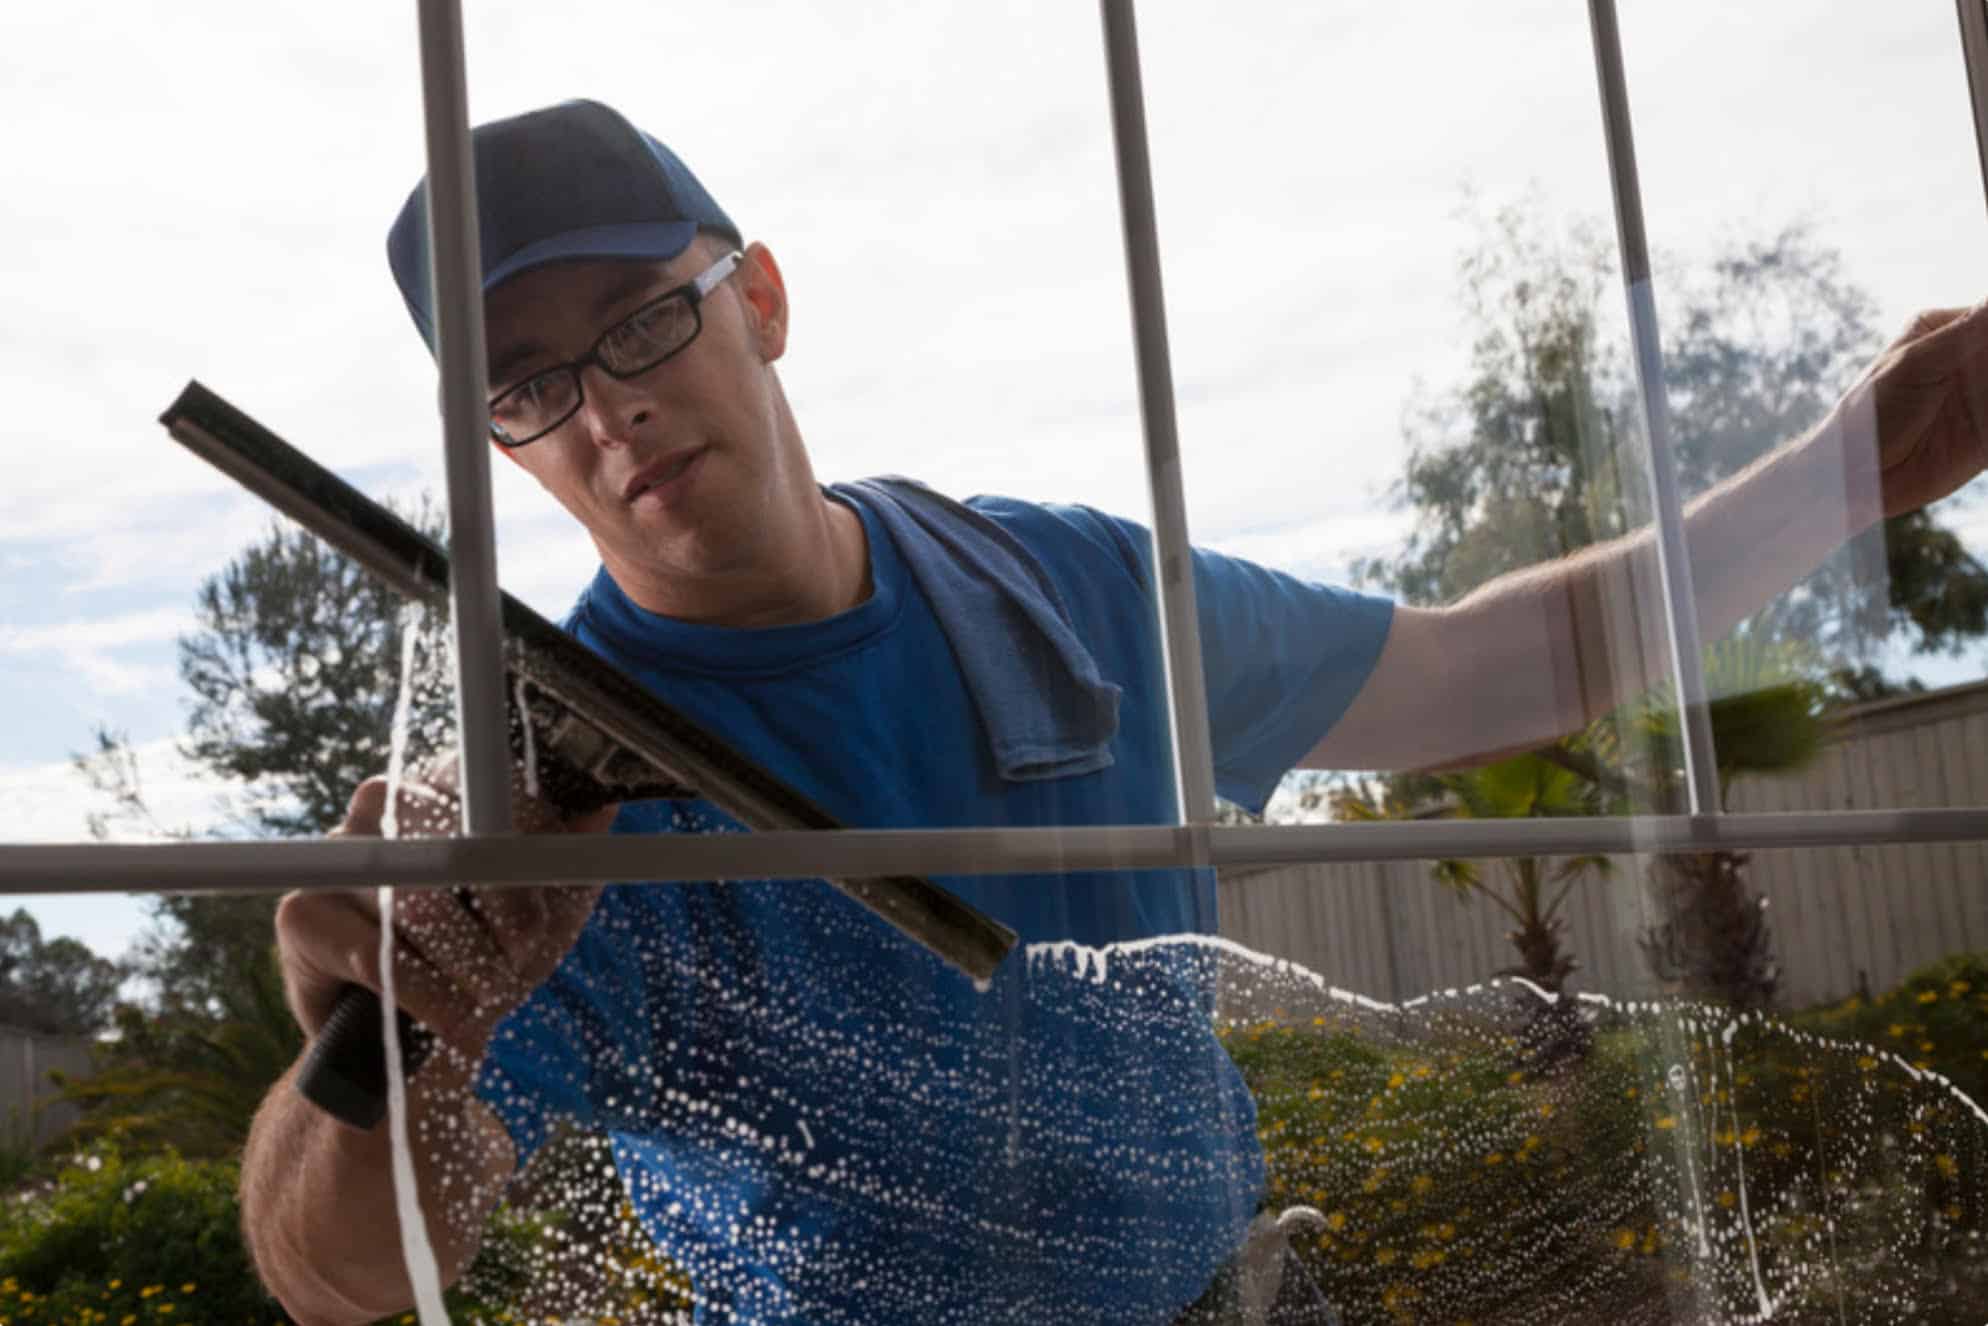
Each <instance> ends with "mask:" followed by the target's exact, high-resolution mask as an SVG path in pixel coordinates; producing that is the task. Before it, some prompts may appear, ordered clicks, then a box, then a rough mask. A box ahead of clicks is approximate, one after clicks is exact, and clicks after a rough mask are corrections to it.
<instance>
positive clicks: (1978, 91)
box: [1954, 0, 1988, 196]
mask: <svg viewBox="0 0 1988 1326" xmlns="http://www.w3.org/2000/svg"><path fill="white" fill-rule="evenodd" d="M1954 12H1955V14H1956V16H1957V17H1958V18H1959V19H1960V56H1961V61H1962V63H1963V64H1964V65H1965V66H1966V68H1967V100H1968V106H1969V108H1970V109H1971V110H1972V111H1973V113H1974V147H1975V152H1976V153H1977V154H1978V155H1979V157H1980V159H1981V182H1982V189H1983V193H1984V196H1988V3H1985V2H1984V0H1954Z"/></svg>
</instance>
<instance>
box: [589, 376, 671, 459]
mask: <svg viewBox="0 0 1988 1326" xmlns="http://www.w3.org/2000/svg"><path fill="white" fill-rule="evenodd" d="M655 411H656V399H655V394H654V393H653V392H651V391H649V390H648V389H647V388H645V387H644V386H642V385H641V383H640V382H639V381H627V380H624V379H622V378H618V377H615V376H614V375H613V374H612V373H609V372H607V371H606V370H605V369H603V368H602V367H601V366H600V365H599V364H587V365H585V366H583V367H582V368H581V369H580V421H581V423H582V424H584V425H585V427H586V429H587V435H588V436H589V437H591V438H592V439H593V440H594V442H595V443H596V444H597V445H599V446H603V447H618V446H626V445H627V444H628V443H629V442H630V441H632V440H633V439H634V435H635V431H636V430H637V429H638V428H640V427H641V426H642V425H643V424H646V423H648V422H649V420H650V419H651V417H653V415H654V414H655Z"/></svg>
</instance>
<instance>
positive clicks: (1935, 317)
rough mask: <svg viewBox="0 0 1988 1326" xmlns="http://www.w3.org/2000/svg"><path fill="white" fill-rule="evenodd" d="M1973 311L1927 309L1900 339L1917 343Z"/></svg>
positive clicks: (1913, 321) (1907, 328) (1914, 319)
mask: <svg viewBox="0 0 1988 1326" xmlns="http://www.w3.org/2000/svg"><path fill="white" fill-rule="evenodd" d="M1977 307H1979V306H1977ZM1973 311H1974V310H1972V309H1964V308H1929V309H1926V310H1925V311H1923V312H1921V313H1920V314H1919V315H1918V316H1916V317H1914V318H1913V319H1912V322H1911V325H1909V326H1908V327H1906V329H1905V334H1904V335H1902V336H1900V337H1899V338H1898V339H1899V340H1900V341H1916V340H1919V339H1920V338H1921V337H1925V336H1930V335H1932V334H1933V333H1934V332H1936V331H1938V330H1940V328H1942V327H1945V326H1948V325H1949V324H1951V323H1952V322H1953V321H1954V319H1956V318H1962V317H1965V316H1967V314H1969V313H1970V312H1973Z"/></svg>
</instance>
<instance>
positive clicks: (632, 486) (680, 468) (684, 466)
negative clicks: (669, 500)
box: [622, 447, 704, 502]
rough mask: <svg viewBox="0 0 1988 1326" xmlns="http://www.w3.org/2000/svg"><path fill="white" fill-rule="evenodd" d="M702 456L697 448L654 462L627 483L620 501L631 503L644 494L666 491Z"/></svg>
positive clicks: (700, 450)
mask: <svg viewBox="0 0 1988 1326" xmlns="http://www.w3.org/2000/svg"><path fill="white" fill-rule="evenodd" d="M703 454H704V449H703V448H702V447H698V448H695V449H694V450H691V451H684V452H679V453H678V454H676V455H674V456H668V457H665V458H664V459H662V460H660V461H658V462H656V463H655V464H654V465H651V466H649V467H648V468H647V469H645V470H643V471H642V472H641V473H639V474H637V475H636V476H635V477H634V478H633V479H630V480H629V481H628V486H627V487H626V488H624V489H623V490H622V500H624V501H628V502H633V501H634V500H635V499H636V498H638V497H640V496H642V494H644V493H648V492H654V491H656V490H658V489H667V488H668V487H669V485H670V484H672V483H674V482H675V481H676V480H678V479H680V478H682V477H683V474H684V471H686V470H688V469H689V468H690V467H691V465H692V464H694V463H695V462H696V460H697V458H698V457H699V456H702V455H703Z"/></svg>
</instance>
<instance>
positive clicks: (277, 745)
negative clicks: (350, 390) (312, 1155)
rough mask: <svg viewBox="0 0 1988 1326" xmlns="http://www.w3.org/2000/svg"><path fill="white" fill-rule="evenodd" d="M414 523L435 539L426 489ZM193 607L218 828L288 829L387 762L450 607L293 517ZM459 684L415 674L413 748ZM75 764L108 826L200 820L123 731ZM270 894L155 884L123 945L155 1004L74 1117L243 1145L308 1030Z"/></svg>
mask: <svg viewBox="0 0 1988 1326" xmlns="http://www.w3.org/2000/svg"><path fill="white" fill-rule="evenodd" d="M413 521H414V523H415V524H416V525H417V526H418V527H421V528H422V529H423V532H424V533H427V534H429V535H430V536H431V537H437V538H439V537H440V533H441V530H440V525H441V520H440V517H439V514H438V513H437V511H436V510H435V508H434V506H433V505H432V504H431V503H428V502H425V501H424V502H423V503H422V504H421V505H420V506H419V507H418V508H417V510H416V512H415V513H414V516H413ZM196 613H197V623H198V625H197V629H196V630H195V631H194V632H192V633H191V634H189V635H186V636H183V637H181V639H180V641H179V662H180V675H181V677H182V678H183V679H184V680H185V681H186V683H187V685H188V687H189V688H190V689H191V691H192V692H193V697H194V698H193V702H192V704H191V706H190V709H189V712H188V727H187V732H186V735H185V738H184V740H183V741H182V743H181V750H182V752H183V753H184V754H185V755H186V756H187V757H188V758H190V759H192V760H194V761H196V762H198V763H200V764H202V765H204V766H205V767H206V768H207V769H208V770H209V771H211V772H212V773H214V774H215V775H216V776H217V777H219V778H220V779H221V780H222V781H223V783H224V784H226V785H229V786H230V787H232V789H233V790H234V793H235V803H234V809H233V811H232V812H231V816H230V819H231V823H230V824H228V825H227V826H226V828H225V829H224V830H223V831H226V832H234V833H241V832H246V833H250V834H254V835H258V836H278V837H292V836H298V835H303V834H315V833H321V832H323V831H325V830H327V829H330V828H331V827H333V826H334V825H336V824H338V823H339V822H340V821H341V820H343V818H344V815H345V807H346V804H347V802H348V801H349V800H350V799H351V796H352V792H353V790H354V789H355V788H356V787H357V786H358V784H359V782H360V781H361V780H362V779H364V778H366V777H368V776H370V775H372V774H374V773H377V772H378V771H379V770H381V769H382V768H384V767H385V766H386V765H387V762H388V757H389V754H390V743H391V736H392V734H391V728H392V722H393V716H394V712H395V705H396V701H397V699H398V697H399V695H400V689H401V684H402V675H403V671H404V669H403V647H404V646H405V647H406V648H408V649H411V650H412V651H413V654H414V660H413V661H414V662H415V663H416V664H417V671H418V672H419V673H420V675H422V676H424V677H426V676H428V675H430V674H431V673H432V671H433V668H432V666H431V665H432V663H433V662H434V660H435V659H436V658H438V657H439V656H440V653H441V651H442V649H443V648H444V646H445V641H444V639H443V636H442V633H441V623H440V622H437V621H435V620H433V619H432V617H430V616H420V615H415V614H410V613H408V612H407V611H405V609H404V604H403V601H402V600H401V599H400V598H399V596H398V595H396V594H394V593H393V592H392V591H391V590H389V589H388V588H386V587H385V586H384V585H382V584H380V583H378V582H377V581H375V580H374V579H373V577H372V575H371V574H370V573H369V572H367V571H365V570H364V569H363V568H361V567H359V566H358V565H357V564H356V563H354V562H352V561H350V560H349V559H347V558H345V557H344V556H342V555H340V554H338V553H336V552H334V551H332V550H330V549H328V548H327V547H325V546H324V545H323V544H321V543H320V542H319V541H318V540H317V538H316V537H315V536H314V535H311V534H309V533H307V532H305V531H303V530H300V529H297V528H296V527H294V526H290V525H287V524H283V523H277V524H274V525H272V526H271V527H270V528H269V530H268V531H267V533H266V534H265V535H264V536H263V537H262V538H261V539H259V540H258V541H257V542H256V543H254V544H253V545H251V546H250V547H248V548H247V549H245V550H244V551H243V552H242V553H241V554H240V555H239V556H237V557H236V558H235V559H233V560H232V561H230V562H229V563H228V564H227V565H226V566H225V567H223V568H222V569H221V570H220V571H219V572H218V573H216V574H215V575H213V576H212V577H210V578H208V579H207V580H206V581H205V582H204V583H203V584H202V585H201V587H200V590H199V593H198V597H197V600H196ZM410 626H412V628H413V630H414V631H415V634H414V636H413V637H412V638H411V639H410V638H409V636H408V635H407V632H408V630H409V629H410ZM448 699H449V697H448V696H447V695H446V693H441V692H439V691H438V690H437V689H436V688H434V687H432V686H417V687H416V688H415V690H414V693H413V700H414V704H413V707H412V708H413V717H412V720H411V722H410V728H411V729H412V733H413V737H414V742H413V745H414V750H413V754H414V755H418V754H420V753H421V751H422V749H423V748H425V747H427V746H429V745H431V744H432V743H433V742H434V741H435V740H436V739H437V738H438V736H439V733H440V729H441V727H442V725H443V723H444V722H445V721H446V718H447V714H448ZM75 765H76V768H77V770H78V772H79V773H80V774H81V776H82V777H83V778H84V780H85V781H86V782H87V783H88V784H89V786H90V787H91V789H92V790H93V791H94V792H95V793H96V794H97V795H98V796H99V798H101V799H102V801H103V803H104V807H105V808H104V809H103V810H101V811H99V812H98V813H97V814H94V815H92V817H91V831H92V833H93V834H94V835H95V836H97V837H98V838H100V839H104V838H110V837H113V836H117V835H119V834H121V833H123V832H125V831H127V830H136V831H139V832H142V833H145V834H148V835H150V836H157V837H167V838H190V837H193V836H195V833H194V831H193V830H192V829H190V828H173V827H169V826H166V825H162V824H160V823H159V822H158V820H157V819H156V818H155V817H154V816H153V814H152V812H151V809H150V807H149V805H148V804H147V802H146V799H145V795H144V790H143V784H142V780H141V772H142V771H141V770H140V768H139V762H138V760H137V757H136V755H135V753H134V752H133V750H132V748H131V743H130V741H129V739H128V737H127V736H126V735H125V734H123V733H120V732H114V731H111V730H109V729H99V731H98V732H97V733H96V744H95V749H94V750H92V751H90V752H89V753H87V754H82V755H78V756H76V757H75ZM210 832H212V831H210ZM275 909H276V899H275V898H274V897H273V896H270V895H267V894H256V895H239V896H230V895H217V894H181V895H161V896H159V897H157V898H155V899H154V901H153V904H152V920H153V925H152V927H151V928H150V929H149V930H148V931H147V932H146V933H145V934H144V935H143V936H141V937H140V939H139V940H138V942H137V944H136V945H135V946H134V949H133V951H132V953H131V954H130V956H129V960H128V962H129V970H130V971H131V972H132V974H133V975H135V976H136V977H138V978H139V979H140V980H142V981H143V982H144V983H145V984H146V985H147V987H148V993H147V997H146V999H145V1001H144V1003H143V1006H138V1005H124V1006H121V1007H119V1008H118V1010H117V1012H116V1015H115V1016H116V1023H117V1029H118V1032H119V1035H118V1036H117V1038H116V1039H115V1041H114V1042H112V1043H110V1044H108V1045H106V1046H103V1047H101V1048H100V1051H99V1054H98V1057H97V1062H96V1064H95V1066H94V1068H93V1071H92V1072H91V1074H90V1075H88V1076H87V1077H78V1078H71V1079H69V1080H68V1081H67V1082H66V1083H65V1095H66V1096H67V1098H69V1099H71V1100H73V1101H76V1102H78V1103H80V1104H82V1105H83V1106H84V1107H85V1110H86V1113H85V1115H84V1119H83V1121H82V1123H81V1124H80V1125H79V1127H78V1130H77V1131H78V1132H79V1133H80V1134H83V1135H94V1134H97V1133H102V1132H106V1131H111V1130H115V1131H117V1132H119V1133H120V1134H122V1135H125V1136H130V1137H137V1138H142V1139H146V1140H150V1141H163V1142H171V1143H172V1144H174V1145H175V1146H177V1147H179V1148H180V1149H181V1150H182V1151H185V1152H187V1153H188V1154H204V1155H221V1154H227V1153H228V1152H229V1151H231V1150H232V1149H234V1148H236V1147H238V1146H239V1145H240V1143H241V1141H242V1139H243V1138H245V1137H246V1136H247V1128H248V1124H249V1120H250V1119H251V1118H252V1116H253V1113H254V1110H255V1107H256V1104H257V1102H259V1101H260V1100H261V1099H262V1097H263V1095H264V1094H265V1093H266V1092H267V1090H268V1089H269V1087H270V1086H271V1085H272V1084H273V1083H274V1082H275V1081H276V1080H277V1078H278V1077H280V1076H281V1075H282V1073H283V1071H284V1070H285V1069H286V1068H287V1067H288V1066H289V1064H290V1063H291V1062H292V1061H293V1060H294V1059H295V1057H296V1055H297V1052H298V1050H299V1049H300V1048H301V1045H302V1034H301V1032H300V1031H299V1029H298V1028H297V1026H296V1023H295V1021H294V1020H293V1019H292V1018H291V1016H290V1013H289V1010H288V1009H287V1008H286V1007H285V1005H284V1001H283V986H282V974H281V971H280V969H279V967H278V964H277V961H276V954H275V947H274V918H275Z"/></svg>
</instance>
